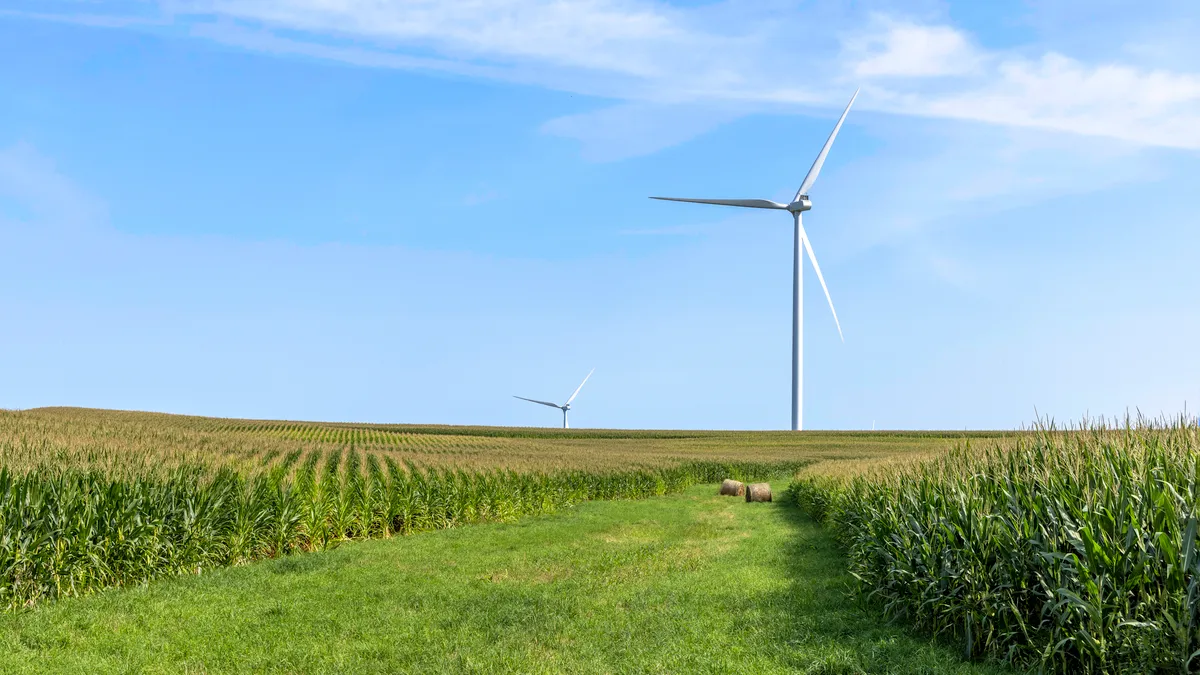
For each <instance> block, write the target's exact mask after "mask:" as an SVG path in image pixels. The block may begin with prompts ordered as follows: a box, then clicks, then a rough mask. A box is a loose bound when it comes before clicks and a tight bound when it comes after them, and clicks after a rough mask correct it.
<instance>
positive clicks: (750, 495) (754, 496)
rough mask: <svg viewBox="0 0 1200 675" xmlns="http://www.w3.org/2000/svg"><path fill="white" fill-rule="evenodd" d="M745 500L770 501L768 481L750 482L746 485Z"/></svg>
mask: <svg viewBox="0 0 1200 675" xmlns="http://www.w3.org/2000/svg"><path fill="white" fill-rule="evenodd" d="M746 501H748V502H769V501H771V484H770V483H751V484H750V485H747V486H746Z"/></svg>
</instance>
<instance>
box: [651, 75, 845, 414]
mask: <svg viewBox="0 0 1200 675" xmlns="http://www.w3.org/2000/svg"><path fill="white" fill-rule="evenodd" d="M856 98H858V92H857V91H855V92H854V95H853V96H851V97H850V102H849V103H847V104H846V109H845V110H843V111H842V116H841V117H839V118H838V121H837V124H836V125H835V126H834V127H833V133H831V134H829V139H828V140H826V141H825V147H823V148H821V152H820V154H818V155H817V159H816V160H815V161H814V162H813V164H812V167H811V168H809V170H808V175H806V176H805V177H804V182H802V183H801V184H800V189H799V190H797V191H796V196H795V197H793V198H792V201H791V203H789V204H780V203H779V202H774V201H771V200H769V199H684V198H681V197H651V199H662V200H665V201H671V202H692V203H695V204H716V205H718V206H741V207H745V208H751V209H778V210H780V211H788V212H790V213H791V214H792V220H793V222H794V224H795V239H794V241H793V247H792V431H799V430H800V429H801V428H802V427H803V426H804V425H803V397H802V389H803V383H804V382H803V381H804V348H803V340H802V337H803V334H804V313H803V307H802V305H803V301H804V295H803V291H804V254H803V253H801V251H800V249H801V248H803V249H804V251H805V252H807V253H808V259H809V260H811V261H812V265H813V270H814V271H815V272H816V273H817V281H820V282H821V288H822V289H823V290H824V291H825V299H826V300H828V301H829V310H830V311H831V312H833V323H834V325H836V326H837V330H838V336H839V337H841V338H842V342H845V341H846V338H845V337H844V336H842V324H841V322H839V321H838V318H837V310H836V309H834V308H833V298H831V297H830V296H829V287H827V286H826V285H825V277H823V276H821V266H820V265H818V264H817V256H816V255H815V254H813V249H812V244H811V243H809V241H808V233H807V232H805V231H804V224H803V223H802V222H801V217H800V214H802V213H804V212H805V211H808V210H810V209H812V201H810V200H809V198H808V191H809V189H810V188H811V187H812V185H813V183H815V182H817V174H819V173H821V165H822V164H824V163H825V156H826V155H828V154H829V148H830V147H832V146H833V139H835V138H837V135H838V132H839V131H841V129H842V122H845V121H846V115H848V114H849V113H850V106H852V105H854V99H856Z"/></svg>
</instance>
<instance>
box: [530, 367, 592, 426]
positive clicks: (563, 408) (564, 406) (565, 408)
mask: <svg viewBox="0 0 1200 675" xmlns="http://www.w3.org/2000/svg"><path fill="white" fill-rule="evenodd" d="M594 372H596V369H595V368H592V370H591V372H589V373H588V374H587V377H585V378H583V382H580V383H579V386H578V387H575V393H574V394H571V398H569V399H567V402H566V403H564V404H562V405H559V404H557V403H549V402H547V401H538V400H535V399H532V398H525V397H524V396H513V398H519V399H521V400H522V401H529V402H530V403H541V404H542V405H548V406H550V407H551V408H558V409H559V410H561V411H563V428H564V429H568V428H570V427H568V426H567V411H568V410H570V409H571V401H574V400H575V397H576V396H578V395H579V390H580V389H583V385H585V384H587V381H588V377H591V376H592V373H594Z"/></svg>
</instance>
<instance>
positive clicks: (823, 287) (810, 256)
mask: <svg viewBox="0 0 1200 675" xmlns="http://www.w3.org/2000/svg"><path fill="white" fill-rule="evenodd" d="M800 237H801V238H803V239H804V250H805V251H808V259H809V260H811V261H812V264H813V269H814V270H816V272H817V281H820V282H821V290H823V291H825V299H826V300H828V301H829V311H831V312H833V324H834V325H835V326H837V329H838V337H840V338H841V339H842V342H843V343H845V342H846V336H845V335H842V322H840V321H838V318H837V310H836V309H834V308H833V298H831V297H829V287H828V286H826V285H825V277H824V276H822V275H821V266H820V265H818V264H817V255H816V254H815V253H813V249H812V244H811V243H809V241H808V232H805V231H804V226H803V225H801V226H800Z"/></svg>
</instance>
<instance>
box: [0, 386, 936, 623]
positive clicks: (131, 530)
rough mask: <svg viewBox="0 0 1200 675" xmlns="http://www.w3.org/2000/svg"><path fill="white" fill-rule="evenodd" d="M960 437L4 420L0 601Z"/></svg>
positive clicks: (18, 601) (39, 417) (25, 416)
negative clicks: (799, 435)
mask: <svg viewBox="0 0 1200 675" xmlns="http://www.w3.org/2000/svg"><path fill="white" fill-rule="evenodd" d="M951 442H953V437H950V436H946V435H937V434H934V435H921V434H898V435H887V434H879V435H876V436H872V437H870V438H866V437H862V436H854V435H852V434H826V435H823V436H821V435H817V436H813V435H804V436H803V437H798V436H796V435H794V434H789V433H744V432H743V433H729V432H637V431H633V432H631V431H584V430H569V431H564V430H558V429H549V430H539V429H501V428H487V427H415V426H395V425H352V424H323V423H300V422H276V421H255V420H223V419H212V418H199V417H183V416H174V415H160V414H150V413H125V412H114V411H96V410H79V409H42V410H31V411H22V412H13V411H0V607H4V608H6V609H10V610H11V609H16V608H22V607H28V606H31V605H34V604H37V603H39V602H44V601H48V600H54V599H56V598H61V597H64V596H73V595H81V594H86V593H89V592H92V591H95V590H97V589H101V588H106V587H111V586H118V585H126V584H135V583H142V582H146V581H149V580H152V579H155V578H159V577H163V576H167V575H173V574H183V573H192V574H194V573H200V572H202V571H203V570H206V569H211V568H215V567H219V566H225V565H236V564H241V563H245V562H249V561H253V560H256V559H261V558H267V557H274V556H281V555H287V554H290V553H295V552H303V551H314V550H321V549H325V548H328V547H331V546H337V545H338V544H340V543H341V542H344V541H347V540H351V539H360V538H370V537H387V536H392V535H399V534H407V533H411V532H416V531H421V530H431V529H439V528H447V527H454V526H457V525H461V524H466V523H475V522H483V521H503V520H509V519H513V518H517V517H519V516H524V515H529V514H537V513H546V512H550V511H553V510H555V509H559V508H562V507H566V506H570V505H572V504H577V503H579V502H583V501H586V500H592V499H622V498H639V497H646V496H651V495H661V494H664V493H667V492H671V491H675V490H679V489H682V488H684V487H686V486H688V485H691V484H695V483H699V482H717V481H720V480H721V479H723V478H729V477H734V478H739V479H755V478H765V477H767V476H769V475H776V474H782V473H788V472H794V471H795V470H797V469H798V468H800V467H802V466H804V465H807V464H811V463H814V462H819V461H826V460H828V461H838V460H842V459H845V458H848V457H877V456H892V455H896V454H905V453H910V452H925V451H928V449H929V448H930V447H942V446H944V445H948V444H949V443H951Z"/></svg>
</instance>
